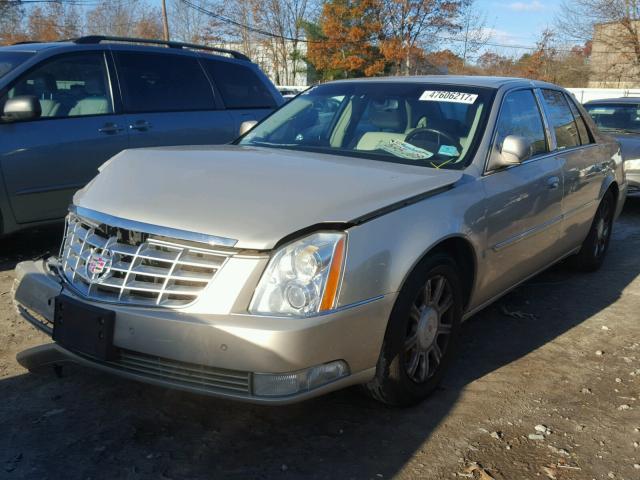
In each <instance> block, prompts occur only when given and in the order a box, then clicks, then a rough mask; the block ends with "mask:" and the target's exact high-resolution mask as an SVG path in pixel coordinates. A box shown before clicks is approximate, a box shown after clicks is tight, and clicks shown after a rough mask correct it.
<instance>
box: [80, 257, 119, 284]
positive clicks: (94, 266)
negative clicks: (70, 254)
mask: <svg viewBox="0 0 640 480" xmlns="http://www.w3.org/2000/svg"><path fill="white" fill-rule="evenodd" d="M112 263H113V254H112V253H111V252H110V251H109V250H107V249H105V250H102V251H100V252H98V251H97V250H94V251H93V252H91V255H89V259H88V260H87V264H86V270H87V278H88V279H89V280H91V281H92V282H96V283H99V281H100V280H102V279H103V278H105V277H106V276H107V275H108V274H109V272H110V271H111V265H112Z"/></svg>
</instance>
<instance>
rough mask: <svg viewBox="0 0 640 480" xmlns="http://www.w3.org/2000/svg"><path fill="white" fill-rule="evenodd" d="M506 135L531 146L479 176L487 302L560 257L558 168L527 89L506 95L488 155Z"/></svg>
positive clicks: (536, 107)
mask: <svg viewBox="0 0 640 480" xmlns="http://www.w3.org/2000/svg"><path fill="white" fill-rule="evenodd" d="M509 135H517V136H521V137H524V138H526V139H528V140H529V142H530V143H531V145H532V147H531V151H530V154H529V157H528V158H526V159H525V160H524V161H523V162H522V163H521V164H520V165H515V166H513V167H509V168H505V169H503V170H498V171H494V172H488V174H487V175H486V176H485V177H483V179H482V181H483V183H484V188H485V192H486V195H487V204H486V225H487V235H486V250H485V256H486V264H487V265H488V266H489V269H488V271H487V272H486V274H485V275H484V276H483V278H482V279H480V281H481V282H482V283H483V285H482V289H483V291H486V292H488V298H486V299H484V300H488V299H489V298H492V297H494V296H495V295H498V294H500V293H502V292H504V291H505V290H506V289H507V288H509V287H510V286H512V285H514V284H516V283H518V282H520V281H522V280H524V279H525V278H527V277H528V276H530V275H532V274H533V273H535V272H537V271H539V270H540V269H542V268H544V267H546V266H547V265H549V264H550V263H552V262H553V261H554V260H556V259H557V258H558V257H559V256H560V255H561V247H560V246H559V242H558V240H559V239H560V234H561V229H562V195H563V189H562V169H561V166H560V163H559V161H558V159H557V158H556V157H555V156H554V155H550V154H549V147H548V146H549V142H548V140H547V136H546V134H545V128H544V124H543V121H542V115H541V111H540V108H539V106H538V102H537V100H536V98H535V96H534V93H533V91H531V90H528V89H526V90H517V91H515V92H510V93H508V94H507V95H506V96H505V98H504V100H503V104H502V107H501V111H500V117H499V119H498V127H497V131H496V138H495V139H494V146H493V150H492V152H491V154H492V155H499V154H500V150H501V146H502V142H503V141H504V139H505V138H506V137H507V136H509Z"/></svg>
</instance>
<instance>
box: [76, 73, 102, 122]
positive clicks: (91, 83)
mask: <svg viewBox="0 0 640 480" xmlns="http://www.w3.org/2000/svg"><path fill="white" fill-rule="evenodd" d="M84 89H85V92H86V96H85V97H84V98H82V99H81V100H78V101H77V102H76V104H75V105H74V106H73V107H72V108H71V110H69V116H70V117H78V116H82V115H101V114H106V113H111V109H110V108H109V101H108V100H107V97H106V95H105V93H104V92H105V90H104V81H102V79H101V78H99V77H92V78H89V79H87V81H86V82H85V87H84Z"/></svg>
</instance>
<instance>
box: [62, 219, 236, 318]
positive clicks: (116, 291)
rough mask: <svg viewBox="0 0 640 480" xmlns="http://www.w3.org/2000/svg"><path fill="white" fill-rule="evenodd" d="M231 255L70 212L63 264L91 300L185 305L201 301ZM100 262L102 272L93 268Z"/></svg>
mask: <svg viewBox="0 0 640 480" xmlns="http://www.w3.org/2000/svg"><path fill="white" fill-rule="evenodd" d="M229 255H230V253H228V252H222V251H217V250H214V249H212V248H211V247H207V246H206V245H203V246H199V245H196V244H191V243H187V242H184V241H181V240H173V239H168V238H164V237H153V236H150V235H148V234H145V233H143V232H134V231H130V230H123V229H120V228H115V227H110V226H108V225H96V224H94V223H92V222H91V221H90V220H88V219H83V218H81V217H79V216H77V215H75V214H73V213H72V214H70V215H69V216H68V217H67V227H66V233H65V238H64V241H63V244H62V251H61V254H60V259H61V262H60V263H61V268H62V272H63V274H64V277H65V278H66V280H67V281H68V282H69V283H70V284H71V285H72V286H73V287H74V288H75V289H76V290H77V291H78V293H80V294H81V295H83V296H85V297H87V298H91V299H95V300H100V301H106V302H117V303H126V304H135V305H145V306H162V307H183V306H186V305H189V304H190V303H193V302H194V301H195V300H197V299H198V297H199V296H200V294H201V293H202V292H203V290H204V289H205V287H206V286H207V285H208V284H209V282H211V280H212V279H213V277H214V276H215V274H216V272H217V271H218V270H219V269H220V268H221V267H222V265H223V263H224V262H225V260H226V259H227V258H228V257H229ZM98 262H102V266H101V268H100V265H99V266H98V268H95V267H96V264H97V263H98ZM97 270H100V272H99V275H96V274H95V272H96V271H97Z"/></svg>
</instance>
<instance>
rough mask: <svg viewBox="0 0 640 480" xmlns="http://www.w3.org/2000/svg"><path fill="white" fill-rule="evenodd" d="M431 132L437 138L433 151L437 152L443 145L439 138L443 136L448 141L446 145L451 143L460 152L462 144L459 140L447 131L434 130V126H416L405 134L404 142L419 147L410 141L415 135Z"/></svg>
mask: <svg viewBox="0 0 640 480" xmlns="http://www.w3.org/2000/svg"><path fill="white" fill-rule="evenodd" d="M425 133H426V134H432V135H435V136H437V138H438V140H437V148H436V150H435V153H438V152H439V151H440V147H441V146H442V145H443V143H442V141H441V139H442V138H444V139H446V140H447V141H448V145H452V146H454V147H456V149H457V150H458V152H462V145H461V144H460V142H459V141H458V140H456V139H455V138H454V137H453V136H452V135H451V134H449V133H447V132H443V131H441V130H436V129H435V128H416V129H415V130H413V131H412V132H409V133H408V134H407V136H406V138H405V139H404V141H405V142H407V143H411V144H412V145H415V146H416V147H420V145H416V144H415V143H413V142H412V140H413V139H414V138H415V137H419V136H420V135H421V134H425ZM419 143H423V142H419Z"/></svg>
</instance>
